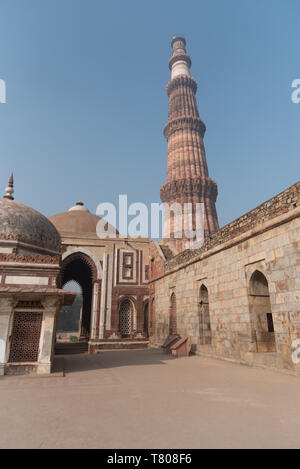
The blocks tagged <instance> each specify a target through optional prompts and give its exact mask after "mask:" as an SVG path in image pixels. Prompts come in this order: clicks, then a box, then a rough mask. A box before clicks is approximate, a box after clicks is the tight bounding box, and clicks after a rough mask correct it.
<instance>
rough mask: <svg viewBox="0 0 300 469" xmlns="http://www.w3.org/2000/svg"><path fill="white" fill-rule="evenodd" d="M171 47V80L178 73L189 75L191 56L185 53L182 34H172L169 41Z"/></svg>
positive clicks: (184, 42)
mask: <svg viewBox="0 0 300 469" xmlns="http://www.w3.org/2000/svg"><path fill="white" fill-rule="evenodd" d="M171 46H172V49H173V53H172V57H171V58H170V60H169V68H170V70H171V80H172V79H173V78H175V77H176V76H178V75H187V76H191V75H190V67H191V64H192V61H191V58H190V57H189V56H188V55H187V53H186V48H185V46H186V41H185V39H184V37H183V36H174V37H173V39H172V42H171Z"/></svg>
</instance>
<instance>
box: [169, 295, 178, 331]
mask: <svg viewBox="0 0 300 469" xmlns="http://www.w3.org/2000/svg"><path fill="white" fill-rule="evenodd" d="M175 334H177V311H176V295H175V293H172V295H171V299H170V313H169V336H173V335H175Z"/></svg>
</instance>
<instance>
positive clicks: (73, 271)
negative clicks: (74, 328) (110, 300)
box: [61, 253, 97, 340]
mask: <svg viewBox="0 0 300 469" xmlns="http://www.w3.org/2000/svg"><path fill="white" fill-rule="evenodd" d="M96 277H97V272H96V267H95V265H94V262H93V261H92V260H91V259H90V258H89V257H88V256H87V255H86V254H83V253H74V254H71V255H70V256H68V257H67V258H66V259H65V260H64V262H63V266H62V272H61V288H63V287H64V285H66V284H67V283H68V282H70V281H72V280H73V281H75V282H76V283H78V284H79V285H80V287H81V290H82V314H81V330H80V338H81V339H86V340H88V339H89V338H90V331H91V314H92V298H93V284H94V281H95V279H96Z"/></svg>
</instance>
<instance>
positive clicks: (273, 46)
mask: <svg viewBox="0 0 300 469" xmlns="http://www.w3.org/2000/svg"><path fill="white" fill-rule="evenodd" d="M299 18H300V2H299V0H286V1H284V2H283V1H282V0H259V1H258V0H250V1H248V0H226V1H225V0H206V1H204V0H195V1H192V0H185V1H184V2H183V1H182V0H180V1H178V0H172V1H171V0H159V1H158V0H152V1H149V0H147V1H145V0H127V1H126V0H106V1H104V0H0V78H1V79H4V80H5V81H6V85H7V103H6V104H0V149H1V153H0V155H1V173H0V174H1V177H0V190H1V191H2V192H1V194H2V193H3V191H4V188H5V186H6V184H7V179H8V177H9V174H10V172H11V171H12V170H13V171H14V173H15V197H16V199H17V200H19V201H21V202H23V203H25V204H28V205H30V206H33V207H34V208H36V209H38V210H40V211H41V212H42V213H44V214H45V215H47V216H50V215H52V214H54V213H58V212H62V211H65V210H67V209H68V208H69V207H70V206H72V205H74V203H75V202H76V201H78V200H82V201H84V202H85V203H86V205H87V206H88V207H89V208H90V210H91V211H95V210H96V206H97V204H98V203H100V202H106V201H112V202H115V200H116V197H117V195H118V194H119V193H121V194H122V193H126V194H128V200H129V202H135V201H138V202H145V203H147V204H150V203H151V202H158V201H159V190H160V186H161V184H162V183H163V182H164V181H165V177H166V164H167V144H166V141H165V140H164V137H163V127H164V124H165V123H166V121H167V114H168V98H167V95H166V92H165V86H166V84H167V82H168V80H169V76H170V75H169V69H168V59H169V57H170V53H171V49H170V41H171V38H172V36H173V35H175V34H182V35H184V36H185V37H186V40H187V50H188V53H189V54H190V55H191V58H192V62H193V65H192V69H191V72H192V75H193V76H194V77H195V78H196V80H197V81H198V93H197V100H198V106H199V112H200V116H201V118H202V119H203V120H204V121H205V123H206V125H207V133H206V136H205V146H206V151H207V158H208V166H209V171H210V176H211V177H212V178H213V179H215V180H216V181H217V183H218V186H219V197H218V202H217V209H218V214H219V220H220V224H221V225H224V224H226V223H228V222H229V221H231V220H233V219H234V218H237V217H238V216H240V215H242V214H243V213H245V212H247V211H248V210H250V209H251V208H254V207H255V206H256V205H258V204H259V203H261V202H263V201H265V200H267V199H268V198H270V197H271V196H273V195H275V194H277V193H279V192H280V191H282V190H284V189H285V188H287V187H288V186H290V185H292V184H294V183H295V182H297V180H298V179H299V168H300V163H299V153H300V132H299V122H300V104H298V105H296V104H293V103H292V102H291V98H290V96H291V92H292V90H291V83H292V81H293V80H294V79H296V78H300V65H299V63H300V62H299V26H300V23H299Z"/></svg>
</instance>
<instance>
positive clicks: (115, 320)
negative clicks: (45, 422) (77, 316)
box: [50, 202, 149, 353]
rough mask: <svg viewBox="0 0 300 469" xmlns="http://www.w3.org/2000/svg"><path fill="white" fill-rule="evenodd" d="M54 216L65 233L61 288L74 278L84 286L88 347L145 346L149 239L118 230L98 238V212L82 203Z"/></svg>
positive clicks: (84, 328)
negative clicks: (93, 211) (95, 212)
mask: <svg viewBox="0 0 300 469" xmlns="http://www.w3.org/2000/svg"><path fill="white" fill-rule="evenodd" d="M50 220H51V221H52V223H53V224H54V225H55V227H56V228H57V230H58V231H59V233H60V235H61V238H62V270H61V275H60V287H61V288H63V286H64V285H66V284H67V283H68V282H69V281H71V280H74V281H75V282H77V283H78V284H79V285H80V287H81V289H82V295H83V306H82V316H81V317H82V321H81V330H80V336H81V338H82V339H84V338H85V339H87V340H88V344H89V352H90V353H93V352H95V351H96V350H97V349H104V348H126V347H128V348H136V347H137V348H145V347H147V346H148V337H147V331H146V330H145V328H144V304H145V301H146V299H147V298H148V296H149V292H148V271H149V269H148V259H149V240H148V238H130V239H123V238H121V237H119V235H118V233H117V235H116V237H115V238H114V239H111V238H101V239H100V238H99V237H98V236H97V224H98V222H99V221H100V217H98V216H96V215H94V214H92V213H90V212H89V210H88V209H87V208H86V207H85V206H84V205H83V203H82V202H79V203H77V204H76V205H75V206H74V207H72V208H71V209H70V210H69V211H67V212H63V213H60V214H57V215H54V216H52V217H50ZM126 299H128V301H129V303H128V301H127V302H126V301H125V300H126Z"/></svg>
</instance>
